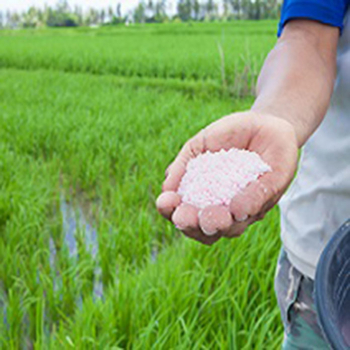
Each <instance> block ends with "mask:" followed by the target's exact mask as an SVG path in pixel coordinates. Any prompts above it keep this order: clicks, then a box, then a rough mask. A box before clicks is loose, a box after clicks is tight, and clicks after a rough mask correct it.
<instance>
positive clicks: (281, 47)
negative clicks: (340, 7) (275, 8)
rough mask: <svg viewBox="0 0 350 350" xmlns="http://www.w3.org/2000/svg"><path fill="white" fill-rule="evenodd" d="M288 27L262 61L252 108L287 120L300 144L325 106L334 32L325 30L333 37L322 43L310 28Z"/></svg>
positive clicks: (333, 56)
mask: <svg viewBox="0 0 350 350" xmlns="http://www.w3.org/2000/svg"><path fill="white" fill-rule="evenodd" d="M313 25H314V24H311V26H313ZM291 27H292V26H291ZM291 27H290V28H289V32H288V31H287V29H286V30H285V31H287V33H286V34H285V36H284V37H283V36H282V39H280V41H279V42H278V43H277V45H276V47H275V48H274V49H273V50H272V51H271V52H270V54H269V56H268V57H267V59H266V61H265V64H264V66H263V69H262V71H261V73H260V76H259V80H258V85H257V99H256V101H255V103H254V105H253V107H252V110H254V111H257V112H261V113H268V114H272V115H274V116H277V117H279V118H282V119H285V120H286V121H288V122H290V123H291V124H292V125H293V127H294V129H295V132H296V137H297V140H298V145H299V147H301V146H302V145H303V144H304V143H305V142H306V141H307V139H308V138H309V137H310V136H311V134H312V133H313V132H314V131H315V130H316V128H317V127H318V126H319V124H320V123H321V122H322V120H323V118H324V116H325V114H326V111H327V108H328V106H329V102H330V98H331V95H332V91H333V85H334V80H335V74H336V54H335V53H336V42H337V39H334V38H335V37H334V35H337V32H333V33H329V32H328V31H327V32H326V34H327V35H330V36H333V37H334V38H332V37H331V40H329V41H328V42H329V45H328V46H329V47H327V46H326V47H325V46H324V43H322V42H321V40H319V39H318V38H317V36H315V35H314V33H313V32H312V28H311V32H308V31H305V30H304V31H303V30H301V29H300V27H299V28H298V27H297V29H296V30H295V29H294V28H293V27H292V28H291ZM326 30H328V28H327V29H326ZM330 30H333V28H331V29H330ZM321 39H322V38H321ZM320 45H323V46H322V47H320Z"/></svg>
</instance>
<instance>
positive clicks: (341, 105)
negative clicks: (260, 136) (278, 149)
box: [280, 10, 350, 279]
mask: <svg viewBox="0 0 350 350" xmlns="http://www.w3.org/2000/svg"><path fill="white" fill-rule="evenodd" d="M337 68H338V74H337V79H336V83H335V87H334V93H333V96H332V99H331V104H330V107H329V109H328V112H327V114H326V117H325V119H324V121H323V122H322V124H321V126H320V127H319V128H318V130H317V131H316V132H315V133H314V134H313V135H312V136H311V138H310V139H309V140H308V142H307V143H306V145H305V146H304V148H303V151H302V155H301V160H300V164H299V171H298V174H297V176H296V178H295V180H294V182H293V183H292V185H291V187H290V188H289V190H288V192H287V193H286V195H285V196H284V197H283V198H282V200H281V202H280V209H281V235H282V242H283V245H284V248H285V250H286V252H287V255H288V258H289V260H290V261H291V263H292V264H293V265H294V266H295V267H296V268H297V269H298V270H299V271H300V272H301V273H303V274H305V275H306V276H308V277H311V278H313V279H314V277H315V272H316V266H317V263H318V260H319V258H320V256H321V253H322V251H323V249H324V248H325V246H326V245H327V243H328V241H329V240H330V238H331V237H332V235H333V234H334V233H335V232H336V230H337V229H338V228H339V227H340V226H341V225H342V224H343V223H344V222H345V221H346V220H347V219H349V218H350V10H349V11H348V13H347V16H346V19H345V25H344V31H343V35H342V36H341V38H340V41H339V45H338V56H337Z"/></svg>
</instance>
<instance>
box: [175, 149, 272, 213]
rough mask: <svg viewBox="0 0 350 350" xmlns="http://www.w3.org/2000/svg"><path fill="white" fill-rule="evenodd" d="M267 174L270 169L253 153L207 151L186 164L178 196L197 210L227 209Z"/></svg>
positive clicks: (237, 150) (242, 151)
mask: <svg viewBox="0 0 350 350" xmlns="http://www.w3.org/2000/svg"><path fill="white" fill-rule="evenodd" d="M269 171H272V169H271V167H270V166H269V165H268V164H266V163H265V162H264V161H263V160H262V159H261V157H260V156H259V155H258V154H257V153H255V152H251V151H247V150H241V149H236V148H232V149H230V150H228V151H225V150H224V149H222V150H221V151H219V152H214V153H212V152H210V151H207V152H206V153H203V154H200V155H199V156H197V157H196V158H193V159H191V160H190V161H189V162H188V164H187V167H186V173H185V174H184V176H183V177H182V180H181V183H180V186H179V188H178V194H179V195H180V196H181V200H182V203H186V204H190V205H193V206H194V207H196V208H199V209H204V208H206V207H208V206H212V205H218V206H226V207H228V206H229V204H230V201H231V200H232V198H234V197H235V196H236V195H237V194H238V193H239V192H240V191H242V190H243V189H244V188H245V187H247V186H248V185H249V184H250V183H251V182H253V181H257V180H258V179H259V177H260V176H261V175H263V174H264V173H266V172H269Z"/></svg>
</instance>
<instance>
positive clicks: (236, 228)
mask: <svg viewBox="0 0 350 350" xmlns="http://www.w3.org/2000/svg"><path fill="white" fill-rule="evenodd" d="M255 221H256V219H255V218H247V219H246V220H244V221H242V222H237V221H235V222H234V224H233V225H232V226H231V227H230V228H229V229H228V230H227V231H225V232H223V233H222V236H223V237H225V238H237V237H240V236H242V234H243V233H244V231H245V230H246V229H247V227H248V226H249V225H251V224H253V223H254V222H255Z"/></svg>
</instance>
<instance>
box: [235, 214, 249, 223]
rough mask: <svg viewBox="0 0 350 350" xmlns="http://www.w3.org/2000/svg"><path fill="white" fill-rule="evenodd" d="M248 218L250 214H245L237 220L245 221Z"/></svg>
mask: <svg viewBox="0 0 350 350" xmlns="http://www.w3.org/2000/svg"><path fill="white" fill-rule="evenodd" d="M247 219H248V215H247V214H245V215H243V216H242V217H240V218H236V221H237V222H243V221H246V220H247Z"/></svg>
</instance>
